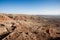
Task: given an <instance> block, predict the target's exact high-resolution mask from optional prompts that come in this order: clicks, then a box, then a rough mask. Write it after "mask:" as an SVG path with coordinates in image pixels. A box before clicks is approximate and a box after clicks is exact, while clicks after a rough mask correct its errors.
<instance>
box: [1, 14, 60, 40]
mask: <svg viewBox="0 0 60 40" xmlns="http://www.w3.org/2000/svg"><path fill="white" fill-rule="evenodd" d="M0 40H60V18H50V17H46V16H45V17H44V16H36V15H22V14H0Z"/></svg>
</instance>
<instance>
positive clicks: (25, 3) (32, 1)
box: [0, 0, 60, 15]
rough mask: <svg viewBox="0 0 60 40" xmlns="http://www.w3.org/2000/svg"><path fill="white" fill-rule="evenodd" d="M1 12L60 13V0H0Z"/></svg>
mask: <svg viewBox="0 0 60 40" xmlns="http://www.w3.org/2000/svg"><path fill="white" fill-rule="evenodd" d="M0 13H8V14H9V13H13V14H16V13H17V14H31V15H60V0H0Z"/></svg>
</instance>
